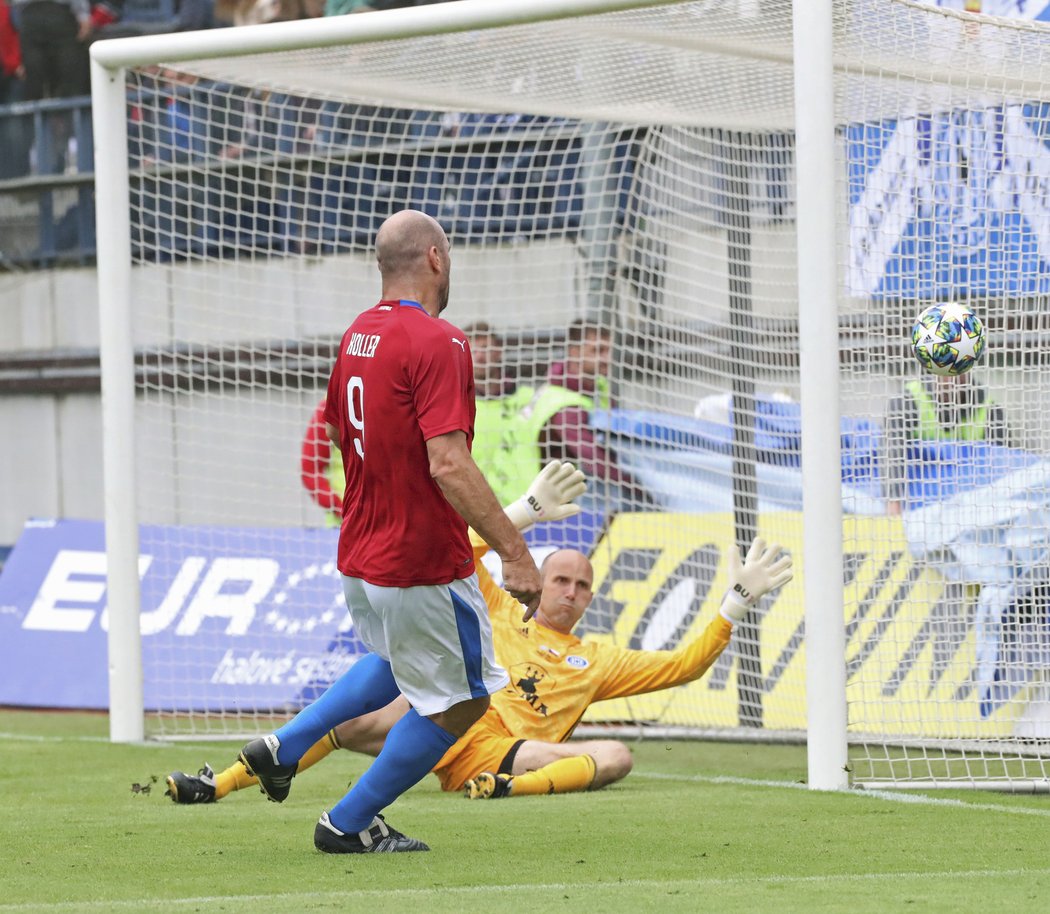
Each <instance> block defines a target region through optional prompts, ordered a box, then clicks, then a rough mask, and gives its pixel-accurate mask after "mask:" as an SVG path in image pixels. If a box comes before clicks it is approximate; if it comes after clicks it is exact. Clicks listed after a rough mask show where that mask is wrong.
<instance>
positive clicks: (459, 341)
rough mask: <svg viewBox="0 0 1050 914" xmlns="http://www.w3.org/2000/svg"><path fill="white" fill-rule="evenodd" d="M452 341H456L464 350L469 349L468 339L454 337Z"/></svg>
mask: <svg viewBox="0 0 1050 914" xmlns="http://www.w3.org/2000/svg"><path fill="white" fill-rule="evenodd" d="M452 342H453V343H455V344H456V345H457V346H459V348H460V349H462V350H463V351H464V352H466V351H467V341H466V340H457V339H456V338H455V337H452Z"/></svg>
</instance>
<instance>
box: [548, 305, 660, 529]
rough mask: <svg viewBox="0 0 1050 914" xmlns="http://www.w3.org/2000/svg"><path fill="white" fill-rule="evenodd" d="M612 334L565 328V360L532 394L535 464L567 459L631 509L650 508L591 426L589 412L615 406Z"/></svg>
mask: <svg viewBox="0 0 1050 914" xmlns="http://www.w3.org/2000/svg"><path fill="white" fill-rule="evenodd" d="M612 343H613V339H612V331H611V330H609V328H608V327H605V326H602V325H599V324H593V323H590V322H589V321H588V320H586V319H583V318H581V319H578V320H576V321H573V323H572V324H570V325H569V331H568V337H567V340H566V345H565V357H564V359H563V360H562V361H561V362H555V363H554V364H552V365H551V367H550V371H549V373H548V375H547V383H546V384H544V385H542V386H541V387H540V388H539V389H538V390H537V391H536V393H535V395H534V397H533V400H532V403H531V404H530V412H531V414H532V416H533V419H532V422H533V424H534V425H535V424H536V421H537V420H536V417H541V418H542V419H543V422H542V426H541V427H540V432H539V437H538V445H539V448H540V453H539V455H538V458H537V461H538V462H539V463H541V464H542V463H546V462H547V461H548V460H568V461H571V462H573V463H575V464H576V466H578V467H579V468H580V469H581V470H583V471H584V473H585V474H586V475H587V476H588V477H589V478H590V479H593V480H595V481H597V482H601V483H604V484H606V486H612V487H615V489H616V490H618V494H619V495H620V497H621V499H622V500H624V501H625V502H627V504H628V505H629V506H630V507H631V508H636V509H637V508H647V507H651V506H652V499H651V498H650V497H649V495H648V494H647V493H646V491H645V490H644V489H643V488H642V487H641V486H640V485H639V484H638V482H637V481H636V480H635V479H634V478H633V477H632V476H631V475H630V474H629V473H628V472H626V471H625V470H622V469H621V468H620V467H619V464H618V461H617V459H616V455H615V454H614V453H613V451H612V450H611V449H610V448H608V447H607V446H606V445H604V444H603V443H602V442H601V441H599V440H598V437H597V436H596V435H595V433H594V431H593V430H592V429H591V426H590V414H591V412H592V410H596V409H600V410H608V409H611V408H612V406H613V398H612V394H611V392H610V387H609V371H610V368H611V365H612Z"/></svg>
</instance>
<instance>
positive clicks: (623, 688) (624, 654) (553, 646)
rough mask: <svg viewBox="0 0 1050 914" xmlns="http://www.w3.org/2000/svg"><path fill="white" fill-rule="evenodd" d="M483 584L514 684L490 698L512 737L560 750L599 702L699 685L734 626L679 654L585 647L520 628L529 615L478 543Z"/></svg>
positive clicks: (716, 623) (711, 630)
mask: <svg viewBox="0 0 1050 914" xmlns="http://www.w3.org/2000/svg"><path fill="white" fill-rule="evenodd" d="M471 544H472V545H473V546H474V558H475V561H476V566H477V573H478V581H479V584H480V586H481V592H482V594H484V596H485V602H486V603H487V604H488V607H489V615H490V617H491V619H492V637H493V642H494V645H495V649H496V660H497V661H498V662H499V663H500V664H501V665H502V666H503V667H504V668H505V669H506V671H507V673H508V674H509V675H510V684H509V685H508V686H506V687H505V688H504V689H503V690H502V691H500V692H497V693H496V694H495V695H493V696H492V706H491V708H490V710H489V713H492V712H493V711H495V712H496V713H497V714H498V715H499V717H500V719H501V720H502V721H503V724H504V726H505V727H506V729H507V731H508V732H509V733H511V734H512V735H514V736H516V737H519V738H523V739H537V740H543V741H545V742H555V743H556V742H561V741H563V740H565V739H567V738H568V737H569V736H570V735H571V734H572V731H573V730H574V729H575V728H576V725H577V724H578V723H579V721H580V718H581V717H582V716H583V714H584V712H585V711H586V710H587V707H588V705H590V704H591V702H594V701H603V700H605V699H608V698H623V697H625V696H628V695H641V694H643V693H645V692H653V691H656V690H657V689H666V688H669V687H670V686H676V685H681V684H682V683H684V682H692V681H693V680H695V679H699V678H700V677H701V676H703V675H704V673H705V672H706V671H707V669H708V668H709V667H710V666H711V664H712V663H714V662H715V660H717V659H718V657H719V655H720V654H721V653H722V651H723V650H725V647H726V645H727V644H728V643H729V636H730V633H731V632H732V625H731V624H730V623H729V622H727V621H726V620H725V619H723V618H722V616H721V615H718V616H716V617H715V618H714V620H712V621H711V623H710V624H709V625H708V626H707V628H706V629H704V632H703V634H701V635H700V637H698V638H696V639H695V640H693V641H691V642H689V643H688V644H686V645H684V646H682V647H680V648H679V649H678V650H674V651H639V650H629V649H627V648H622V647H615V646H614V645H611V644H601V643H597V642H584V641H581V640H580V639H579V638H577V637H576V636H575V635H563V634H561V633H560V632H556V631H553V630H552V629H549V628H546V627H545V626H542V625H540V624H538V623H537V622H536V621H535V619H531V620H530V621H528V622H522V621H521V617H522V614H523V613H524V608H523V607H522V605H521V604H520V603H518V601H517V600H515V599H514V598H513V597H512V596H511V595H510V594H508V593H507V592H506V591H505V590H503V589H502V588H501V587H499V585H497V584H496V582H495V581H494V580H493V579H492V576H491V575H490V574H489V573H488V571H486V570H485V566H484V565H482V564H481V562H480V558H481V556H482V555H484V554H485V552H487V551H488V547H487V546H485V545H484V544H480V545H479V544H478V542H477V541H476V540H474V538H473V536H472V543H471Z"/></svg>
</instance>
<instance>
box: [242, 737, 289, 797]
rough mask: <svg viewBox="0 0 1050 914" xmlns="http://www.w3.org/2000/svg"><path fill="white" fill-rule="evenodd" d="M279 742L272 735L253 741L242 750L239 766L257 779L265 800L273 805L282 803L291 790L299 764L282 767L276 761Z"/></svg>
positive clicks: (279, 746)
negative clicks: (272, 802)
mask: <svg viewBox="0 0 1050 914" xmlns="http://www.w3.org/2000/svg"><path fill="white" fill-rule="evenodd" d="M280 748H281V741H280V740H279V739H278V738H277V737H276V736H274V735H273V734H272V733H271V734H270V735H269V736H263V737H260V738H259V739H253V740H252V741H251V742H250V743H248V744H247V745H246V746H245V747H244V748H243V749H242V750H241V754H240V756H238V757H239V758H240V760H241V764H242V765H244V767H245V768H247V769H248V774H251V775H254V776H255V777H257V778H258V779H259V787H260V789H261V790H262V792H263V793H265V794H266V798H267V799H269V800H273V801H274V803H283V802H284V800H285V799H286V798H287V796H288V793H289V791H290V790H291V789H292V778H294V777H295V770H296V768H298V767H299V763H298V762H296V763H295V764H294V765H282V764H281V763H280V762H278V761H277V750H278V749H280Z"/></svg>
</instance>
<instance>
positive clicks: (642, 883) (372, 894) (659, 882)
mask: <svg viewBox="0 0 1050 914" xmlns="http://www.w3.org/2000/svg"><path fill="white" fill-rule="evenodd" d="M1047 875H1050V868H1040V869H1010V870H944V871H941V872H906V871H905V872H893V873H836V874H829V875H819V876H779V875H772V876H756V875H746V876H725V877H714V878H710V879H617V880H614V881H609V882H539V883H529V882H524V883H515V884H512V885H443V886H433V887H430V888H418V889H406V888H396V887H391V888H384V889H356V890H350V891H346V890H343V891H337V892H282V893H279V894H267V895H201V896H197V897H195V898H133V899H124V900H119V899H105V900H98V901H55V902H25V903H23V904H0V914H3V912H11V914H14V912H18V911H64V910H87V909H98V910H113V909H116V908H130V909H132V910H148V909H150V908H158V907H180V906H187V905H202V904H214V903H219V902H225V903H231V902H236V903H244V902H254V901H261V902H265V903H266V904H267V906H270V907H272V906H273V905H274V904H275V903H281V902H284V903H288V902H297V901H325V900H328V901H336V900H339V899H347V900H354V899H367V898H391V897H403V898H427V897H430V896H433V895H436V894H440V895H442V896H446V895H448V894H455V895H503V894H510V893H520V892H523V891H526V892H564V891H570V890H574V889H576V890H578V889H584V890H586V891H587V892H595V891H601V890H609V891H613V892H619V891H622V890H623V889H624V888H625V887H633V888H644V889H650V890H654V889H665V888H666V889H675V888H718V887H733V886H742V887H745V888H751V887H754V886H755V885H756V884H765V885H842V884H847V883H854V882H883V881H886V880H893V881H898V880H901V879H923V880H927V879H989V878H997V877H998V878H1002V877H1007V878H1011V879H1013V878H1017V877H1023V876H1047ZM592 897H593V896H592Z"/></svg>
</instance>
